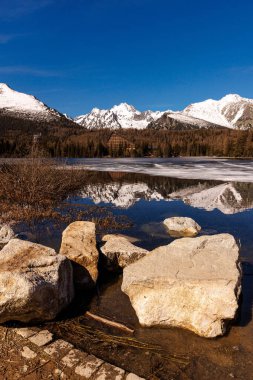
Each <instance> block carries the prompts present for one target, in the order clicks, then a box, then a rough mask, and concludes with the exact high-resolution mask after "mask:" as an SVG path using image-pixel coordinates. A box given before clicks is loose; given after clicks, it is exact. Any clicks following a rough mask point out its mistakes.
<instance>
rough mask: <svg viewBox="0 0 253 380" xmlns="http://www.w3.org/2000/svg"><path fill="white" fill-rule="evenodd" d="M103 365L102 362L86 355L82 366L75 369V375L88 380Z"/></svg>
mask: <svg viewBox="0 0 253 380" xmlns="http://www.w3.org/2000/svg"><path fill="white" fill-rule="evenodd" d="M103 363H104V362H103V360H100V359H98V358H96V357H95V356H93V355H88V356H87V357H86V358H85V360H84V361H83V362H82V364H80V365H78V366H77V367H76V369H75V373H76V374H77V375H79V376H81V377H84V378H85V379H89V378H90V377H91V376H92V375H93V374H94V373H95V372H96V371H97V370H98V368H99V367H100V366H101V365H102V364H103Z"/></svg>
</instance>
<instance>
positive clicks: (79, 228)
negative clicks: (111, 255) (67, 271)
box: [60, 221, 99, 287]
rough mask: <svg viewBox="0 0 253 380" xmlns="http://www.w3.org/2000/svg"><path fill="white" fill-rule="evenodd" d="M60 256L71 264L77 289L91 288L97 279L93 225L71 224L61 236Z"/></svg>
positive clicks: (78, 222)
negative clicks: (64, 257) (66, 258)
mask: <svg viewBox="0 0 253 380" xmlns="http://www.w3.org/2000/svg"><path fill="white" fill-rule="evenodd" d="M60 254H62V255H64V256H66V257H68V259H70V260H71V261H72V264H73V270H74V272H73V274H74V282H75V284H76V285H77V286H79V287H90V286H93V285H94V284H95V283H96V281H97V277H98V268H97V266H98V255H99V254H98V250H97V246H96V227H95V223H92V222H84V221H77V222H74V223H71V224H70V225H69V226H68V227H67V228H66V229H65V230H64V231H63V234H62V243H61V248H60Z"/></svg>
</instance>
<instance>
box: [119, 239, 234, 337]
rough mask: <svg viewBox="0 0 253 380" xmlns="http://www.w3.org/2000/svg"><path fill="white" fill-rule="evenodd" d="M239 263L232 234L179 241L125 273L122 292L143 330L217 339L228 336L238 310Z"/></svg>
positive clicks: (157, 250)
mask: <svg viewBox="0 0 253 380" xmlns="http://www.w3.org/2000/svg"><path fill="white" fill-rule="evenodd" d="M238 260H239V249H238V246H237V244H236V241H235V239H234V238H233V236H231V235H229V234H220V235H214V236H201V237H198V238H195V239H192V238H183V239H179V240H175V241H174V242H172V243H171V244H169V245H167V246H164V247H160V248H157V249H155V250H154V251H152V252H151V253H150V254H149V255H147V256H146V257H144V258H143V259H141V260H139V261H137V262H136V263H134V264H132V265H129V266H128V267H127V268H125V269H124V272H123V283H122V290H123V292H125V293H126V294H127V295H128V296H129V298H130V301H131V303H132V306H133V308H134V309H135V311H136V314H137V316H138V318H139V321H140V324H141V325H143V326H155V325H158V326H168V327H170V326H176V327H182V328H186V329H189V330H191V331H194V332H195V333H196V334H198V335H200V336H203V337H208V338H212V337H216V336H218V335H223V334H224V333H225V331H226V324H227V322H228V321H229V320H232V319H233V318H234V317H235V314H236V310H237V308H238V297H239V295H240V292H241V270H240V264H239V262H238Z"/></svg>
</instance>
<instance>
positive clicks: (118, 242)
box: [101, 235, 149, 270]
mask: <svg viewBox="0 0 253 380" xmlns="http://www.w3.org/2000/svg"><path fill="white" fill-rule="evenodd" d="M102 240H103V241H106V243H105V244H104V245H103V246H102V248H101V251H102V253H103V254H104V255H105V256H106V258H107V267H108V268H109V269H111V270H117V269H118V268H125V267H126V266H128V265H129V264H132V263H134V262H135V261H137V260H140V259H141V258H142V257H144V256H146V255H147V254H148V253H149V251H147V250H146V249H144V248H140V247H137V246H136V245H134V244H132V243H131V242H130V241H129V238H128V237H124V236H122V235H121V236H120V235H105V236H104V237H103V239H102Z"/></svg>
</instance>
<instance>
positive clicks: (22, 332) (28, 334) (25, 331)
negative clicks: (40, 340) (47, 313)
mask: <svg viewBox="0 0 253 380" xmlns="http://www.w3.org/2000/svg"><path fill="white" fill-rule="evenodd" d="M14 331H15V332H16V333H17V334H18V335H21V336H22V337H23V338H30V337H31V336H33V335H35V334H36V333H38V332H39V329H28V328H27V327H24V328H20V329H15V330H14Z"/></svg>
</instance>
